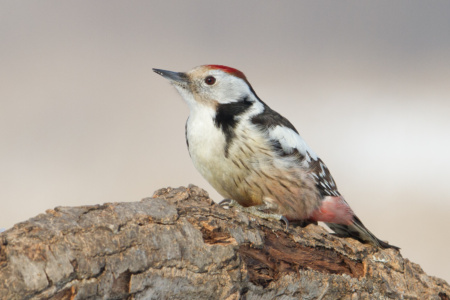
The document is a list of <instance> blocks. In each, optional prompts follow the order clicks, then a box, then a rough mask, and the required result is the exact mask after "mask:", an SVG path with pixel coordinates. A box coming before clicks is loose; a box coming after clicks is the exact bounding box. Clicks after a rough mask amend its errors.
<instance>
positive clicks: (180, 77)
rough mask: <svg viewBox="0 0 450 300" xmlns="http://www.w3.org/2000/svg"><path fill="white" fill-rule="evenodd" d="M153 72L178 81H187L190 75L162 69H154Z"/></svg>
mask: <svg viewBox="0 0 450 300" xmlns="http://www.w3.org/2000/svg"><path fill="white" fill-rule="evenodd" d="M153 72H155V73H156V74H159V75H161V76H162V77H164V78H166V79H169V80H170V81H175V82H178V83H187V81H188V77H187V75H186V74H185V73H182V72H172V71H166V70H161V69H153Z"/></svg>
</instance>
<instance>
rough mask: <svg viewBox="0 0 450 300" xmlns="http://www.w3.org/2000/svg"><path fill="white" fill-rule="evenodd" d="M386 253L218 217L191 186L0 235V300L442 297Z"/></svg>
mask: <svg viewBox="0 0 450 300" xmlns="http://www.w3.org/2000/svg"><path fill="white" fill-rule="evenodd" d="M449 296H450V287H449V285H448V284H447V283H446V282H445V281H444V280H442V279H439V278H436V277H432V276H428V275H427V274H425V273H424V272H423V271H422V269H421V268H420V266H419V265H417V264H414V263H412V262H410V261H409V260H408V259H404V258H403V257H402V256H401V254H400V253H399V252H398V251H396V250H394V249H386V250H381V249H377V248H375V247H373V246H370V245H365V244H361V243H359V242H358V241H355V240H353V239H350V238H346V239H344V238H339V237H336V236H333V235H331V234H329V233H327V231H326V230H325V229H323V228H322V227H320V226H317V225H314V224H311V225H308V226H306V227H303V228H302V227H299V226H297V227H295V226H291V227H290V228H289V230H288V231H285V230H284V224H282V223H280V222H276V221H267V220H263V219H260V218H257V217H254V216H251V215H248V214H246V213H243V212H239V211H238V210H237V209H234V208H232V209H229V210H227V209H224V208H222V207H220V206H218V205H216V204H214V202H213V201H212V200H211V199H210V198H209V197H208V194H207V193H206V192H205V191H204V190H202V189H200V188H198V187H196V186H189V187H188V188H184V187H181V188H177V189H172V188H166V189H161V190H159V191H157V192H155V194H154V195H153V197H152V198H146V199H143V200H142V201H140V202H127V203H107V204H104V205H95V206H82V207H57V208H55V209H54V210H48V211H47V212H46V213H45V214H41V215H38V216H37V217H35V218H32V219H30V220H28V221H26V222H22V223H19V224H16V225H15V226H14V227H13V228H11V229H9V230H7V231H5V232H3V233H1V234H0V299H449Z"/></svg>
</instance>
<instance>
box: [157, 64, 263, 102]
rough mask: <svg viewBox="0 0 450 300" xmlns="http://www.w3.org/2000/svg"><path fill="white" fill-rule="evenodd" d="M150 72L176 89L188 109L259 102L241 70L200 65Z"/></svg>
mask: <svg viewBox="0 0 450 300" xmlns="http://www.w3.org/2000/svg"><path fill="white" fill-rule="evenodd" d="M153 71H154V72H155V73H157V74H159V75H161V76H163V77H164V78H166V79H169V80H170V82H171V83H172V85H173V86H174V87H175V88H176V89H177V90H178V92H179V93H180V94H181V96H182V97H183V99H184V100H185V101H186V102H187V103H188V105H189V107H190V109H191V110H192V109H195V108H198V106H207V107H211V108H213V109H217V107H218V106H220V105H221V104H230V103H236V102H240V101H250V102H255V101H258V100H259V99H258V97H257V96H256V94H255V92H254V91H253V89H252V87H251V85H250V84H249V82H248V81H247V78H246V77H245V75H244V73H242V72H241V71H239V70H236V69H233V68H230V67H226V66H222V65H203V66H199V67H196V68H194V69H192V70H191V71H189V72H185V73H183V72H172V71H166V70H160V69H153Z"/></svg>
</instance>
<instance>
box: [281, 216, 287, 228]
mask: <svg viewBox="0 0 450 300" xmlns="http://www.w3.org/2000/svg"><path fill="white" fill-rule="evenodd" d="M280 221H282V222H284V224H285V225H286V228H285V231H288V230H289V220H288V219H287V218H286V217H285V216H281V218H280Z"/></svg>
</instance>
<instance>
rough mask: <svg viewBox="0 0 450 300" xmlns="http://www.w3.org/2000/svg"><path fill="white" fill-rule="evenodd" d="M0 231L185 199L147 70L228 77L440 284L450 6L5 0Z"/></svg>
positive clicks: (371, 223) (447, 275) (155, 79)
mask: <svg viewBox="0 0 450 300" xmlns="http://www.w3.org/2000/svg"><path fill="white" fill-rule="evenodd" d="M0 40H1V44H0V63H1V67H0V141H1V142H0V227H3V228H9V227H11V226H13V224H15V223H17V222H20V221H25V220H27V219H28V218H30V217H33V216H35V215H37V214H39V213H43V212H44V211H45V210H46V209H49V208H53V207H55V206H73V205H89V204H98V203H104V202H117V201H139V200H140V199H141V198H144V197H148V196H151V195H152V194H153V192H154V191H155V190H156V189H159V188H162V187H167V186H172V187H178V186H181V185H183V186H186V185H188V184H189V183H194V184H196V185H199V186H200V187H202V188H205V189H206V190H207V191H208V192H209V193H210V195H211V196H212V197H213V199H214V200H216V201H219V200H221V199H222V198H221V197H220V196H219V195H218V194H217V193H216V192H215V191H214V190H213V189H212V187H211V186H210V185H209V184H208V183H206V181H205V180H203V179H202V178H201V177H200V175H199V174H198V173H197V171H196V170H195V169H194V167H193V165H192V163H191V161H190V158H189V155H188V152H187V149H186V143H185V139H184V123H185V121H186V118H187V116H188V109H187V106H186V105H185V104H184V103H183V101H182V99H181V98H180V97H179V96H178V94H177V93H176V91H175V90H174V88H173V87H171V86H170V85H169V84H168V82H167V81H166V80H164V79H163V78H161V77H160V76H158V75H156V74H154V73H153V72H152V68H153V67H156V68H162V69H167V70H173V71H187V70H189V69H191V68H193V67H195V66H197V65H201V64H224V65H229V66H232V67H235V68H238V69H240V70H241V71H243V72H244V73H245V74H246V75H247V77H248V79H249V80H250V82H251V83H252V85H253V87H254V89H255V90H256V92H257V93H258V95H259V96H260V98H261V99H262V100H263V101H265V102H266V103H267V104H269V105H270V106H271V107H272V108H273V109H275V110H277V111H278V112H280V113H281V114H283V115H284V116H285V117H287V118H288V119H289V120H291V121H292V123H293V124H294V125H295V126H296V127H297V129H298V130H299V132H300V133H301V135H302V136H303V138H305V139H306V141H307V142H308V143H309V145H310V146H311V147H312V148H313V149H314V150H315V152H317V153H318V154H319V155H320V156H321V157H322V159H323V160H324V161H325V162H326V163H327V165H328V167H329V168H330V170H331V172H332V174H333V176H334V178H335V180H336V181H337V183H338V186H339V188H340V191H341V192H342V194H343V195H344V196H345V197H346V199H347V201H348V202H349V203H350V204H351V206H352V208H353V209H354V211H355V212H356V213H357V214H358V216H359V217H360V218H361V220H363V222H364V223H365V224H366V225H367V227H368V228H370V230H371V231H373V232H374V233H375V234H376V235H377V236H378V237H379V238H381V239H384V240H388V241H389V242H391V243H392V244H394V245H397V246H400V247H401V248H402V254H403V256H404V257H407V258H409V259H410V260H412V261H414V262H416V263H419V264H420V265H421V266H422V267H423V269H424V270H425V271H426V272H427V273H428V274H430V275H435V276H438V277H442V278H444V279H446V280H447V281H448V280H450V268H449V266H450V256H449V255H448V253H449V249H450V234H449V228H450V217H449V216H450V201H449V200H450V188H449V179H450V155H449V153H450V133H449V130H450V2H448V1H432V2H429V1H409V0H408V1H406V0H405V1H371V2H369V1H332V0H330V1H283V2H278V1H273V2H262V1H255V0H254V1H245V2H243V1H221V2H219V1H217V2H211V1H111V0H108V1H106V0H105V1H94V2H92V1H44V0H42V1H2V2H1V3H0Z"/></svg>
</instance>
